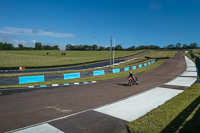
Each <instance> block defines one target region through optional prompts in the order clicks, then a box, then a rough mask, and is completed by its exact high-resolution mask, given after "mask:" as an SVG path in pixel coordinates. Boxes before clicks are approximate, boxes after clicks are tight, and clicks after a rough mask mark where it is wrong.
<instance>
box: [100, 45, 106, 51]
mask: <svg viewBox="0 0 200 133" xmlns="http://www.w3.org/2000/svg"><path fill="white" fill-rule="evenodd" d="M98 50H99V51H105V50H106V48H105V47H103V46H99V49H98Z"/></svg>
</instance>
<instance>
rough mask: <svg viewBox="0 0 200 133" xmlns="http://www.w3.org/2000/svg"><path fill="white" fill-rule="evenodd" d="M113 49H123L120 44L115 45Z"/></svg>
mask: <svg viewBox="0 0 200 133" xmlns="http://www.w3.org/2000/svg"><path fill="white" fill-rule="evenodd" d="M115 50H116V51H119V50H123V47H122V46H121V45H117V46H116V47H115Z"/></svg>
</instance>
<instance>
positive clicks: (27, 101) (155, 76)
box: [0, 51, 186, 132]
mask: <svg viewBox="0 0 200 133" xmlns="http://www.w3.org/2000/svg"><path fill="white" fill-rule="evenodd" d="M184 54H185V53H184V52H182V51H179V52H177V54H176V55H175V56H174V58H172V59H169V60H166V61H165V63H164V64H163V65H161V66H159V67H158V68H156V69H153V70H150V71H147V72H143V73H140V74H137V75H135V76H136V77H137V78H138V79H139V82H140V84H139V85H137V86H132V87H129V86H127V79H126V77H122V78H118V79H113V80H108V81H103V82H98V83H96V84H89V85H83V86H73V87H54V89H51V90H38V91H33V92H28V93H16V94H13V95H7V96H1V97H0V106H1V108H0V123H1V124H0V132H5V131H10V130H14V129H18V128H22V127H26V126H30V125H33V124H37V123H41V122H44V121H49V120H52V119H56V118H58V117H63V116H67V115H70V114H74V113H77V112H81V111H84V110H88V109H94V108H97V107H100V106H103V105H105V104H108V103H112V102H115V101H118V100H120V99H124V98H126V97H129V96H132V95H135V94H138V93H141V92H143V91H146V90H149V89H151V88H154V87H157V86H160V85H162V84H163V83H166V82H169V81H170V80H172V79H174V78H175V77H177V76H179V75H180V74H181V73H183V72H184V71H185V69H186V62H185V59H184ZM89 112H90V111H89ZM89 112H88V113H89ZM91 113H93V117H94V118H95V113H94V112H91ZM97 115H99V114H97ZM86 116H87V114H86ZM76 117H78V118H76V119H78V121H80V117H81V116H78V115H77V116H76ZM97 117H98V116H97ZM99 117H100V116H99ZM71 119H73V117H72V118H71ZM113 119H114V118H113ZM124 123H125V122H121V124H124ZM116 124H117V123H116ZM107 126H108V128H112V127H110V126H111V125H109V124H108V125H107ZM113 128H117V127H116V126H114V127H113ZM97 130H98V128H96V131H97Z"/></svg>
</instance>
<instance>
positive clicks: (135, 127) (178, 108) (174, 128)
mask: <svg viewBox="0 0 200 133" xmlns="http://www.w3.org/2000/svg"><path fill="white" fill-rule="evenodd" d="M199 104H200V84H193V85H192V86H191V87H189V88H188V89H187V90H185V91H184V92H182V93H180V94H179V95H177V96H175V97H174V98H172V99H171V100H169V101H167V102H166V103H165V104H163V105H161V106H159V107H158V108H156V109H154V110H152V111H150V112H149V113H147V114H146V115H144V116H142V117H140V118H139V119H137V120H135V121H133V122H130V123H128V124H127V125H128V129H129V130H130V132H131V133H135V132H136V133H159V132H162V133H172V132H173V133H174V132H179V131H180V132H183V131H184V130H185V128H186V125H188V124H189V123H190V124H191V123H195V126H192V127H188V126H187V130H188V132H190V131H194V129H193V128H195V129H198V131H199V127H200V120H198V121H196V122H197V123H196V122H195V121H190V120H192V119H194V117H196V115H198V116H199V114H196V113H195V112H197V110H198V113H199ZM186 123H188V124H186ZM190 124H189V125H190Z"/></svg>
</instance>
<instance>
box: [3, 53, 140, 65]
mask: <svg viewBox="0 0 200 133" xmlns="http://www.w3.org/2000/svg"><path fill="white" fill-rule="evenodd" d="M47 52H49V55H46V53H47ZM63 52H66V56H65V55H61V53H63ZM139 52H140V51H116V52H115V57H116V58H117V57H123V56H127V55H133V54H136V53H139ZM109 55H110V52H109V51H49V50H48V51H39V50H38V51H0V67H20V66H23V67H33V66H34V67H36V66H54V65H67V64H75V63H84V62H88V61H96V60H103V59H109Z"/></svg>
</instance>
